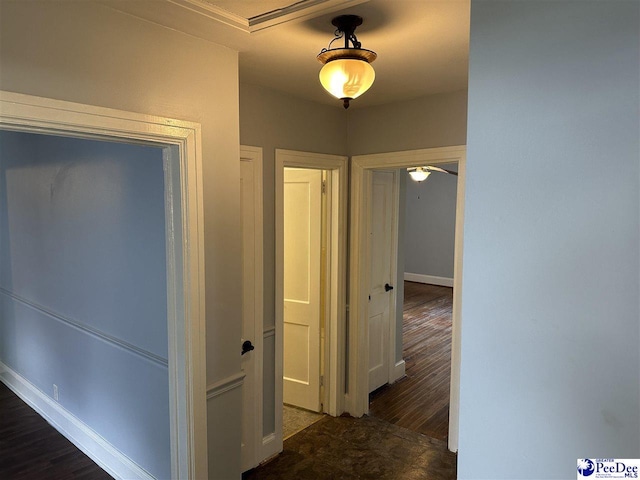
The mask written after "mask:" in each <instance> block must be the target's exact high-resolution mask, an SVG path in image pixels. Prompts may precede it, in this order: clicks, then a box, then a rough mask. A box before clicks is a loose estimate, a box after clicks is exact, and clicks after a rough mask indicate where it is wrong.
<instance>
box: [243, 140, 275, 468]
mask: <svg viewBox="0 0 640 480" xmlns="http://www.w3.org/2000/svg"><path fill="white" fill-rule="evenodd" d="M240 162H250V163H251V164H252V165H253V198H254V205H253V207H254V212H255V217H254V233H253V236H254V252H253V255H254V263H255V269H254V285H253V294H254V301H255V316H254V329H253V345H254V347H255V351H256V352H260V353H258V354H257V355H255V358H254V371H253V379H254V382H253V385H252V387H253V402H252V403H253V412H254V415H253V416H252V419H251V420H252V421H251V429H252V431H253V435H252V438H251V440H252V452H253V455H252V458H251V462H250V463H251V464H252V467H250V468H253V467H255V466H257V465H258V464H259V463H260V462H261V461H262V460H264V459H265V458H267V457H268V456H269V455H264V454H263V451H262V450H263V435H264V433H263V426H262V419H263V406H262V403H263V396H264V395H263V394H264V392H263V383H262V377H263V361H264V348H263V344H264V337H265V332H264V245H263V237H264V231H263V230H264V229H263V211H262V205H263V198H262V188H263V187H262V182H263V179H262V148H261V147H250V146H247V145H240ZM268 333H269V332H266V334H267V335H268ZM245 385H247V382H246V377H245V381H244V382H243V388H244V386H245ZM244 401H245V400H244V396H243V402H244Z"/></svg>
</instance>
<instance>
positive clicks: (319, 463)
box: [243, 416, 456, 480]
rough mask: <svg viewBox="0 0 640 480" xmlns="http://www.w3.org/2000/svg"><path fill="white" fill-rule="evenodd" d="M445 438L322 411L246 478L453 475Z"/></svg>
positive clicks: (423, 479)
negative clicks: (335, 416)
mask: <svg viewBox="0 0 640 480" xmlns="http://www.w3.org/2000/svg"><path fill="white" fill-rule="evenodd" d="M455 478H456V455H455V454H453V453H451V452H449V451H448V450H447V445H446V442H444V441H442V440H437V439H433V438H429V437H426V436H424V435H422V434H419V433H416V432H412V431H410V430H407V429H405V428H402V427H398V426H396V425H392V424H390V423H387V422H384V421H382V420H379V419H377V418H372V417H363V418H358V419H355V418H351V417H338V418H333V417H329V416H324V417H323V418H322V419H321V420H319V421H318V422H316V423H314V424H313V425H311V426H310V427H308V428H306V429H305V430H303V431H302V432H300V433H298V434H296V435H294V436H292V437H291V438H289V439H288V440H286V441H285V442H284V451H283V452H282V454H280V455H279V456H277V457H275V458H274V459H273V460H271V461H270V462H268V463H266V464H264V465H262V466H259V467H258V468H256V469H254V470H251V471H249V472H247V473H245V474H244V475H243V479H244V480H288V479H291V480H293V479H296V480H325V479H326V480H330V479H331V480H351V479H376V480H392V479H393V480H454V479H455Z"/></svg>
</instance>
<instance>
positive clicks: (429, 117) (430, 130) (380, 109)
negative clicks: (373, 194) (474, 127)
mask: <svg viewBox="0 0 640 480" xmlns="http://www.w3.org/2000/svg"><path fill="white" fill-rule="evenodd" d="M355 103H356V102H354V106H355ZM347 116H348V129H349V137H348V138H349V145H348V147H349V155H364V154H367V153H382V152H400V151H403V150H417V149H420V148H431V147H446V146H453V145H464V144H465V143H466V140H467V138H466V136H467V92H466V91H459V92H451V93H442V94H438V95H429V96H426V97H421V98H416V99H413V100H409V101H406V102H396V103H392V104H388V105H379V106H374V107H367V108H353V109H352V108H349V110H347Z"/></svg>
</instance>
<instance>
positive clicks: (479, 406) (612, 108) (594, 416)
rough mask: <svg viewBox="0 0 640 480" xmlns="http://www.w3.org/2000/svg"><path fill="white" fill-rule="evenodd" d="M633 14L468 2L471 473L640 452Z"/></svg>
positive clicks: (464, 412)
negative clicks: (470, 6) (469, 24)
mask: <svg viewBox="0 0 640 480" xmlns="http://www.w3.org/2000/svg"><path fill="white" fill-rule="evenodd" d="M639 16H640V4H639V3H638V2H637V1H615V2H580V1H578V2H570V1H564V2H537V1H528V2H511V1H489V0H482V1H472V10H471V52H470V72H469V123H468V132H469V133H468V143H467V145H468V157H467V158H468V160H467V183H466V210H465V222H464V234H465V237H464V274H463V292H464V294H463V295H464V296H463V301H462V319H463V320H462V321H463V324H462V357H461V358H462V371H461V404H460V450H459V456H458V475H459V478H461V479H474V480H478V479H507V478H508V479H511V480H513V479H525V478H527V479H534V478H536V479H538V478H548V479H552V478H553V479H555V478H558V479H560V478H563V479H566V478H574V477H575V475H576V466H575V465H576V464H575V463H574V462H575V460H576V459H577V458H583V457H584V456H596V457H608V458H612V457H617V458H635V457H638V452H640V375H638V371H639V365H640V356H639V345H640V335H639V324H640V322H639V318H640V311H639V305H638V298H639V296H640V295H639V293H640V292H639V257H640V255H639V248H640V247H639V246H640V238H639V216H640V206H639V205H640V201H639V200H640V199H639V191H640V188H639V187H640V185H639V174H640V171H639V161H638V159H639V156H640V145H639V135H638V132H639V131H640V121H639V116H638V112H639V107H640V102H639V92H638V85H639V84H640V78H639V70H640V68H639V67H640V65H639V62H640V50H639V45H640V42H639V40H640V39H639V31H640V25H639Z"/></svg>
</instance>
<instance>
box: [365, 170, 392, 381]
mask: <svg viewBox="0 0 640 480" xmlns="http://www.w3.org/2000/svg"><path fill="white" fill-rule="evenodd" d="M393 184H394V174H393V172H378V171H374V172H372V190H371V198H372V202H371V217H370V219H369V238H370V242H371V243H370V248H371V270H370V271H371V274H370V281H369V295H370V297H369V298H370V299H369V319H368V324H369V392H372V391H373V390H375V389H376V388H379V387H381V386H382V385H384V384H386V383H388V382H389V356H390V355H389V353H390V352H389V329H390V325H389V314H390V309H391V300H392V298H393V292H392V291H391V290H390V289H389V288H390V287H392V286H393V281H392V279H391V254H392V243H391V241H392V231H391V229H392V227H393V224H392V221H393V193H394V192H393Z"/></svg>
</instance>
